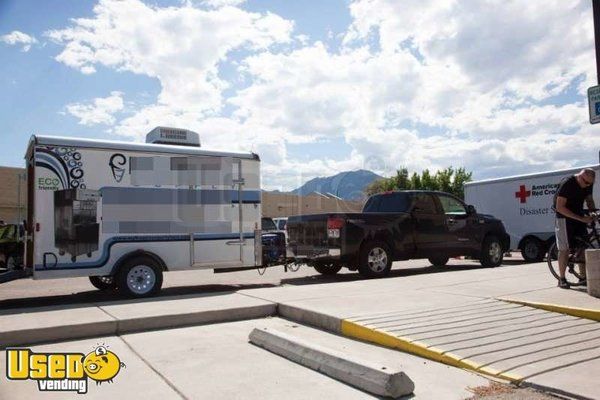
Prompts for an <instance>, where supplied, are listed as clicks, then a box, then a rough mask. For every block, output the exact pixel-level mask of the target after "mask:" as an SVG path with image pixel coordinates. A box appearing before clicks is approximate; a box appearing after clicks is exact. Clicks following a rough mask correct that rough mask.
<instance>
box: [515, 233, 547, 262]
mask: <svg viewBox="0 0 600 400" xmlns="http://www.w3.org/2000/svg"><path fill="white" fill-rule="evenodd" d="M544 254H546V246H545V245H544V242H542V241H541V240H539V239H538V238H535V237H532V236H530V237H527V238H525V239H524V240H523V243H521V255H522V256H523V259H524V260H525V261H527V262H540V261H542V260H543V259H544Z"/></svg>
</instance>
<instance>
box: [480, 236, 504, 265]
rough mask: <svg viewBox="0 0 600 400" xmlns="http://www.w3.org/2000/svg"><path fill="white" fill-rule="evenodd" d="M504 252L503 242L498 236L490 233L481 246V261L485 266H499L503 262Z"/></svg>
mask: <svg viewBox="0 0 600 400" xmlns="http://www.w3.org/2000/svg"><path fill="white" fill-rule="evenodd" d="M503 258H504V252H503V251H502V243H500V239H498V238H497V237H496V236H493V235H488V236H486V237H485V239H483V245H482V246H481V258H480V259H479V262H481V265H483V266H484V267H492V268H493V267H497V266H499V265H500V264H502V259H503Z"/></svg>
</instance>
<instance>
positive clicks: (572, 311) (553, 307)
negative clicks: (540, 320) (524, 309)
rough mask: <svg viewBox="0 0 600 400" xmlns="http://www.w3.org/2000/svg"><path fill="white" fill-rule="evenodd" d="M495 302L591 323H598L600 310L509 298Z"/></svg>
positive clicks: (500, 298)
mask: <svg viewBox="0 0 600 400" xmlns="http://www.w3.org/2000/svg"><path fill="white" fill-rule="evenodd" d="M496 300H500V301H503V302H505V303H513V304H520V305H522V306H528V307H533V308H539V309H540V310H545V311H552V312H555V313H560V314H565V315H570V316H572V317H579V318H585V319H591V320H592V321H599V322H600V310H594V309H590V308H579V307H570V306H565V305H563V304H552V303H539V302H535V301H525V300H513V299H510V298H502V297H499V298H496Z"/></svg>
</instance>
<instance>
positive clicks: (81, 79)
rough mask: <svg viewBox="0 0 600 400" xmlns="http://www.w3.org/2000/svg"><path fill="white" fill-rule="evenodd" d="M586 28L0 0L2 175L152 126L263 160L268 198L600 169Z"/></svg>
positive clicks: (384, 8) (473, 5) (538, 21)
mask: <svg viewBox="0 0 600 400" xmlns="http://www.w3.org/2000/svg"><path fill="white" fill-rule="evenodd" d="M536 3H538V4H536ZM591 18H592V17H591V7H590V5H589V2H588V1H585V0H581V1H575V0H573V1H571V0H565V1H560V2H559V1H556V2H550V3H546V2H530V1H525V0H514V1H490V2H487V3H486V5H485V6H484V5H482V3H481V2H478V1H475V0H471V1H469V0H467V1H461V2H454V1H442V0H429V1H408V0H407V1H403V2H398V1H394V0H328V1H316V0H315V1H304V2H293V1H284V0H280V1H275V0H272V1H258V0H248V1H243V0H206V1H200V0H198V1H149V2H142V1H141V0H123V1H117V0H102V1H85V0H47V1H43V2H40V1H33V0H31V1H29V0H18V1H16V0H2V1H0V59H1V60H2V61H3V62H2V63H1V64H0V85H1V86H2V89H3V90H2V91H1V92H0V127H1V129H2V138H3V143H4V144H5V145H4V146H2V148H0V155H1V156H2V161H1V162H0V164H2V165H10V166H21V165H23V160H22V156H23V153H24V151H25V147H26V144H27V140H28V138H29V136H30V135H31V134H33V133H41V134H52V135H65V136H78V137H91V138H104V139H113V140H115V139H116V140H126V141H131V140H143V136H144V134H145V133H146V132H147V131H148V130H150V129H151V128H152V127H153V126H155V125H159V124H161V125H174V126H179V127H182V128H189V129H192V130H195V131H197V132H199V133H200V135H201V139H202V142H203V144H204V145H205V146H206V147H211V148H216V149H223V150H242V151H243V150H246V151H249V150H253V151H257V152H259V153H260V154H261V157H262V159H263V160H264V162H263V183H264V185H265V187H266V188H269V189H284V190H286V189H291V188H294V187H296V186H298V185H299V184H300V183H302V182H303V181H305V180H307V179H310V178H312V177H314V176H325V175H331V174H335V173H337V172H341V171H344V170H350V169H358V168H367V169H373V170H375V172H378V173H380V174H391V173H393V171H394V170H395V169H396V168H399V167H400V166H407V167H408V168H409V169H411V170H415V171H420V170H422V169H424V168H429V169H433V170H435V169H438V168H444V167H446V166H449V165H454V166H465V167H467V169H469V170H472V171H474V176H475V177H476V178H490V177H496V176H502V175H507V174H516V173H524V172H533V171H542V170H546V169H557V168H563V167H570V166H574V165H583V164H590V163H594V162H597V161H598V150H599V149H600V133H599V132H598V127H596V126H590V125H589V123H588V122H587V104H586V100H585V96H584V95H585V90H586V89H587V87H588V86H591V85H595V84H596V82H595V80H596V78H595V73H594V70H595V64H594V53H593V30H592V25H591ZM440 21H442V22H443V23H440Z"/></svg>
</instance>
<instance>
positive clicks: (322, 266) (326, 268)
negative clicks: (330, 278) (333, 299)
mask: <svg viewBox="0 0 600 400" xmlns="http://www.w3.org/2000/svg"><path fill="white" fill-rule="evenodd" d="M314 267H315V270H316V271H317V272H318V273H320V274H321V275H335V274H337V273H338V272H340V270H341V269H342V266H341V265H340V264H333V263H315V265H314Z"/></svg>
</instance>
